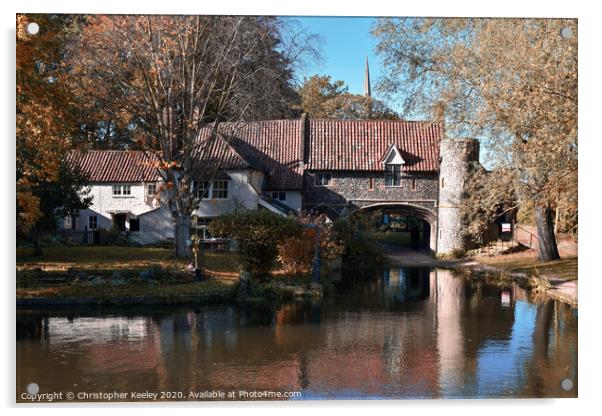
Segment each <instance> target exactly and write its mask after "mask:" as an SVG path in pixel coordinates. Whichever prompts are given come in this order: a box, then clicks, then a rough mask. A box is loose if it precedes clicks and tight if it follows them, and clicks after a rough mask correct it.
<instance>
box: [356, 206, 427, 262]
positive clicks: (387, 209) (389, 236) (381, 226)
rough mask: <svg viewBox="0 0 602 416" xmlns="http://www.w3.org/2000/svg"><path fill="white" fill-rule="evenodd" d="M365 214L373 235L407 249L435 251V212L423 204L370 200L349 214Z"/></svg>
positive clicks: (386, 242)
mask: <svg viewBox="0 0 602 416" xmlns="http://www.w3.org/2000/svg"><path fill="white" fill-rule="evenodd" d="M362 214H370V215H367V217H369V221H370V223H371V224H372V226H373V234H372V235H373V236H374V237H375V238H376V239H377V240H379V241H381V242H383V243H384V244H389V245H393V246H400V247H404V248H407V249H411V250H425V251H430V252H435V251H436V241H437V235H436V229H437V227H436V214H435V213H434V212H433V211H431V210H429V209H427V208H424V207H419V206H415V205H409V204H373V205H368V206H365V207H361V208H360V209H358V210H356V211H354V212H353V213H352V214H351V215H362Z"/></svg>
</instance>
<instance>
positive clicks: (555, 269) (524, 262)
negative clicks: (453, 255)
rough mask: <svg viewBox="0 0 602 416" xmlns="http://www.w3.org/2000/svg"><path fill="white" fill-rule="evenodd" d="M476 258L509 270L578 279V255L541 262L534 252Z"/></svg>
mask: <svg viewBox="0 0 602 416" xmlns="http://www.w3.org/2000/svg"><path fill="white" fill-rule="evenodd" d="M475 260H477V261H478V262H479V263H483V264H487V265H490V266H495V267H498V268H500V269H503V270H507V271H509V272H520V273H527V274H539V275H553V276H556V277H559V278H561V279H565V280H577V257H569V258H564V259H560V260H554V261H549V262H544V263H541V262H539V261H538V260H537V258H536V256H535V254H534V253H528V252H525V253H516V254H508V255H502V256H495V257H478V258H475Z"/></svg>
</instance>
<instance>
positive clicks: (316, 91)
mask: <svg viewBox="0 0 602 416" xmlns="http://www.w3.org/2000/svg"><path fill="white" fill-rule="evenodd" d="M299 96H300V97H301V104H300V106H299V108H300V109H301V111H302V112H304V113H307V114H308V115H309V116H310V117H312V118H333V119H344V120H347V119H369V118H372V119H396V118H398V117H397V114H395V112H394V111H393V110H391V109H389V108H388V107H387V106H386V105H385V104H384V103H383V102H382V101H379V100H375V99H374V98H372V97H366V96H363V95H357V94H351V93H349V90H348V88H347V87H346V86H345V83H344V82H343V81H340V80H339V81H331V78H330V76H319V75H314V76H312V77H310V78H306V79H305V80H304V82H303V85H302V86H301V87H300V88H299Z"/></svg>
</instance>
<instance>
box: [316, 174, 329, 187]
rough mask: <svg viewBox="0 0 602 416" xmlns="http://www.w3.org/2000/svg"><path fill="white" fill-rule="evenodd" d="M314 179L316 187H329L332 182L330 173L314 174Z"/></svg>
mask: <svg viewBox="0 0 602 416" xmlns="http://www.w3.org/2000/svg"><path fill="white" fill-rule="evenodd" d="M314 178H315V184H316V185H317V186H329V185H330V182H331V181H332V176H331V174H330V173H316V175H315V177H314Z"/></svg>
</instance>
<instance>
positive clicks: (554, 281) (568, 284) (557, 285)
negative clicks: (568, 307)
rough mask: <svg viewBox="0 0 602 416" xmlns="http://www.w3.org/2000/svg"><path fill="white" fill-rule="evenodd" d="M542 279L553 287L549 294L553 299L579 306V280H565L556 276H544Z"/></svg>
mask: <svg viewBox="0 0 602 416" xmlns="http://www.w3.org/2000/svg"><path fill="white" fill-rule="evenodd" d="M540 277H544V278H546V279H547V280H548V281H549V282H550V284H551V285H552V287H551V288H550V289H548V291H547V293H548V294H549V295H550V296H552V297H553V298H557V299H560V300H563V301H565V302H568V303H571V304H573V305H575V306H576V305H577V303H578V299H579V298H578V297H579V284H578V281H577V280H569V281H567V280H565V279H560V278H558V277H556V276H550V275H543V276H540Z"/></svg>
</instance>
